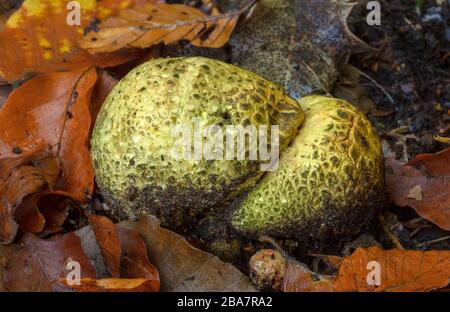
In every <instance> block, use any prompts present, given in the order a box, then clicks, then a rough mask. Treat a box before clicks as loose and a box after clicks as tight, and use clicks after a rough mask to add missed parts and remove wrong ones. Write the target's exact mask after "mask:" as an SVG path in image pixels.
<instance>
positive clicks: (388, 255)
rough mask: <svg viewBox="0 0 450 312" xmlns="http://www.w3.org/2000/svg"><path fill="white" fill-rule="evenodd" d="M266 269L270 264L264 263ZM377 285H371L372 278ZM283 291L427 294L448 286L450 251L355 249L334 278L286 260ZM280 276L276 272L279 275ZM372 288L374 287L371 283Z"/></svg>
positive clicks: (449, 280) (344, 260)
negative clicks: (377, 278)
mask: <svg viewBox="0 0 450 312" xmlns="http://www.w3.org/2000/svg"><path fill="white" fill-rule="evenodd" d="M266 261H268V263H267V264H266V266H270V265H271V264H270V263H269V262H270V261H272V260H271V259H270V258H268V259H266ZM375 262H376V263H378V264H379V276H378V277H379V284H378V285H372V283H369V282H368V279H370V282H372V274H371V273H375V275H374V276H375V277H377V274H376V273H377V272H376V271H374V270H377V269H378V268H376V266H373V265H372V264H374V263H375ZM278 270H280V269H278ZM283 270H284V271H285V272H284V273H283V272H281V273H282V274H283V276H284V280H283V291H286V292H287V291H289V292H292V291H295V292H304V291H338V292H342V291H346V292H349V291H352V292H355V291H357V292H372V291H377V292H380V291H383V292H399V291H403V292H405V291H407V292H411V291H430V290H436V289H441V288H445V287H447V286H448V285H449V283H450V251H435V250H431V251H416V250H398V249H392V250H383V249H381V248H380V247H370V248H358V249H357V250H356V251H355V252H354V253H353V254H352V255H351V256H348V257H345V258H344V259H343V261H342V264H341V266H340V268H339V273H338V276H337V277H332V276H324V275H320V274H318V273H314V272H312V271H310V270H309V269H308V267H307V266H306V265H304V264H302V263H300V262H298V261H295V260H293V259H286V267H285V268H284V269H283ZM279 273H280V272H277V274H279ZM375 284H376V283H375Z"/></svg>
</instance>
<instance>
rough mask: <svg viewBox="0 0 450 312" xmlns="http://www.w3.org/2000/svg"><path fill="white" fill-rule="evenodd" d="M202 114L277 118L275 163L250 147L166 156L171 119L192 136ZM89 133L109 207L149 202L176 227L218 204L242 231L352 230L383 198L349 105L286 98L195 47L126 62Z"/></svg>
mask: <svg viewBox="0 0 450 312" xmlns="http://www.w3.org/2000/svg"><path fill="white" fill-rule="evenodd" d="M305 115H306V117H305ZM206 125H218V126H219V127H222V128H223V127H226V126H233V125H234V126H238V125H242V126H243V127H246V126H249V125H254V126H257V127H261V126H267V127H270V126H273V125H276V126H278V127H279V144H278V145H279V146H278V145H277V146H276V147H278V148H279V152H280V154H281V158H280V162H279V164H278V165H279V167H278V169H277V170H274V171H273V172H268V173H267V172H264V171H261V167H260V165H261V164H262V163H263V162H264V161H263V160H261V159H260V158H258V159H248V158H245V159H244V160H239V159H230V160H228V159H225V158H224V159H219V160H205V159H198V158H195V157H194V158H189V157H186V158H178V159H175V158H174V157H172V156H173V153H174V146H177V143H178V140H179V139H180V138H179V137H177V136H174V132H173V129H174V127H175V128H176V127H179V126H182V127H187V129H189V130H192V131H193V133H194V134H193V136H195V127H196V126H206ZM211 138H212V137H211V136H208V135H206V136H205V137H203V139H205V140H206V141H208V140H210V139H211ZM91 143H92V158H93V164H94V169H95V172H96V179H97V183H98V185H99V187H100V189H101V191H102V194H103V195H104V197H105V198H106V200H107V202H108V203H109V207H110V209H111V213H112V214H113V215H115V216H116V217H118V218H119V219H128V218H135V217H137V216H139V214H141V213H142V212H146V213H151V214H154V215H156V216H157V217H159V218H160V219H161V221H162V224H163V225H165V226H168V227H170V228H173V229H178V230H181V231H182V228H189V226H192V225H195V224H196V223H198V221H199V220H200V219H201V218H204V217H205V216H207V215H209V214H221V215H225V216H227V218H228V220H229V223H230V224H231V225H232V226H233V227H234V228H235V229H237V230H238V231H239V232H241V233H244V234H246V235H250V236H255V235H259V234H270V235H273V236H276V237H283V238H287V237H292V238H301V237H302V236H305V235H306V236H313V237H315V236H317V235H325V234H345V233H354V232H358V231H359V230H360V228H361V226H363V225H364V224H366V223H367V221H368V220H369V218H370V217H371V216H372V214H373V211H374V208H377V207H378V206H379V205H380V204H381V203H382V201H383V199H384V192H383V189H384V187H383V185H384V172H383V170H384V169H383V158H382V153H381V146H380V143H379V140H378V138H377V136H376V134H375V132H374V131H373V129H372V127H371V125H370V122H369V121H368V120H367V119H366V117H365V116H364V114H363V113H361V112H360V111H359V110H358V109H356V108H354V107H353V106H351V105H350V104H348V103H346V102H344V101H341V100H337V99H333V98H328V97H323V96H310V97H305V98H302V99H300V100H299V101H298V102H297V101H296V100H294V99H292V98H290V97H289V96H288V95H287V94H286V93H285V92H284V90H283V89H282V87H281V86H279V85H277V84H275V83H273V82H270V81H268V80H266V79H264V78H262V77H260V76H258V75H256V74H254V73H252V72H250V71H247V70H245V69H242V68H239V67H236V66H233V65H230V64H227V63H224V62H220V61H216V60H211V59H207V58H202V57H188V58H159V59H155V60H151V61H149V62H146V63H144V64H142V65H140V66H138V67H136V68H134V69H133V70H132V71H131V72H130V73H129V74H128V75H127V76H126V77H124V78H123V79H122V80H121V81H120V82H119V83H118V84H117V86H116V87H115V88H114V89H113V91H112V92H111V94H110V95H109V96H108V98H107V99H106V101H105V103H104V105H103V107H102V109H101V111H100V113H99V116H98V119H97V121H96V124H95V128H94V131H93V136H92V142H91ZM257 148H258V149H259V148H260V146H258V147H257ZM271 148H275V146H274V145H271V146H269V149H271ZM188 150H189V152H190V149H188ZM251 152H252V150H251V148H250V144H246V145H245V147H244V155H246V156H248V155H249V154H250V153H251ZM171 155H172V156H171Z"/></svg>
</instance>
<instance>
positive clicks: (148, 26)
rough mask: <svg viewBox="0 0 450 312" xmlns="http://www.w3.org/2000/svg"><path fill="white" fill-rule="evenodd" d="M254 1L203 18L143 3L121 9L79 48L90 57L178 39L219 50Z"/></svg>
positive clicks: (183, 9) (197, 13)
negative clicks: (237, 8) (240, 7)
mask: <svg viewBox="0 0 450 312" xmlns="http://www.w3.org/2000/svg"><path fill="white" fill-rule="evenodd" d="M255 2H256V1H255V0H247V1H246V2H245V3H244V5H243V6H242V9H240V10H235V11H232V12H229V13H226V14H217V15H206V14H204V13H203V12H202V11H200V10H198V9H195V8H193V7H190V6H187V5H182V4H146V5H144V6H136V7H134V8H133V9H125V10H122V11H121V12H120V14H119V16H118V17H110V18H108V19H107V20H105V21H104V22H102V23H101V24H100V25H99V31H92V32H90V33H88V34H87V35H86V36H85V37H84V38H83V39H82V40H81V41H80V46H81V47H82V48H84V49H86V50H87V51H89V53H91V54H97V53H106V52H114V51H118V50H120V49H123V48H147V47H150V46H152V45H156V44H158V43H161V42H163V43H164V44H166V45H169V44H172V43H175V42H178V41H180V40H187V41H190V42H191V43H192V44H193V45H194V46H197V47H208V48H220V47H222V46H223V45H224V44H225V43H226V42H227V41H228V39H229V38H230V35H231V33H232V31H233V30H234V28H235V26H236V23H237V21H238V19H239V16H240V15H241V14H242V13H243V12H245V11H247V10H249V9H250V8H251V7H252V6H253V5H254V4H255Z"/></svg>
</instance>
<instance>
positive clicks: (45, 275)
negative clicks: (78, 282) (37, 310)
mask: <svg viewBox="0 0 450 312" xmlns="http://www.w3.org/2000/svg"><path fill="white" fill-rule="evenodd" d="M19 246H20V247H15V248H16V250H15V252H12V253H10V254H9V257H8V258H7V259H6V260H5V261H4V264H5V267H3V283H4V285H5V288H6V289H7V290H9V291H53V290H55V289H56V288H57V287H58V281H59V280H60V279H64V280H65V279H66V278H67V277H68V274H69V273H70V272H71V270H72V269H73V268H72V266H71V265H70V262H71V261H77V262H78V263H79V264H80V268H81V270H80V274H81V277H82V278H95V276H96V275H95V269H94V267H93V265H92V263H91V262H90V260H89V259H88V258H87V257H86V256H85V255H84V253H83V249H82V247H81V243H80V239H79V238H78V237H77V236H76V235H75V234H74V233H69V234H65V235H60V236H55V237H53V238H52V239H50V240H43V239H39V238H37V237H35V236H34V235H32V234H25V235H24V237H23V238H22V240H21V242H20V244H19ZM2 248H4V247H2ZM68 264H69V265H68Z"/></svg>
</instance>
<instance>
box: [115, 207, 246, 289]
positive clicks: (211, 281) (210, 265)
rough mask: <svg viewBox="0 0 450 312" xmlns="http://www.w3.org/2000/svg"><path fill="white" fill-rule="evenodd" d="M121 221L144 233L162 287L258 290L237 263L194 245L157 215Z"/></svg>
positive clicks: (128, 226)
mask: <svg viewBox="0 0 450 312" xmlns="http://www.w3.org/2000/svg"><path fill="white" fill-rule="evenodd" d="M120 225H121V226H124V227H126V228H129V229H134V230H137V231H138V232H139V233H140V234H141V236H142V238H143V240H144V242H145V244H146V246H147V249H148V253H149V257H150V261H151V263H153V264H154V265H155V267H156V268H157V269H158V272H159V274H160V278H161V290H162V291H199V292H201V291H255V289H254V288H253V287H252V285H251V282H250V280H249V278H248V277H247V276H245V275H244V274H242V273H241V272H240V271H239V270H238V269H237V268H235V267H234V266H233V265H231V264H229V263H224V262H222V261H220V260H219V258H217V257H216V256H213V255H211V254H209V253H206V252H204V251H201V250H199V249H197V248H194V247H192V246H191V245H189V243H188V242H187V241H186V240H185V239H184V238H183V237H182V236H180V235H178V234H175V233H173V232H171V231H169V230H166V229H163V228H161V227H160V222H159V220H158V219H156V218H155V217H153V216H143V217H142V218H141V219H140V220H139V221H138V222H121V223H120Z"/></svg>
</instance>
